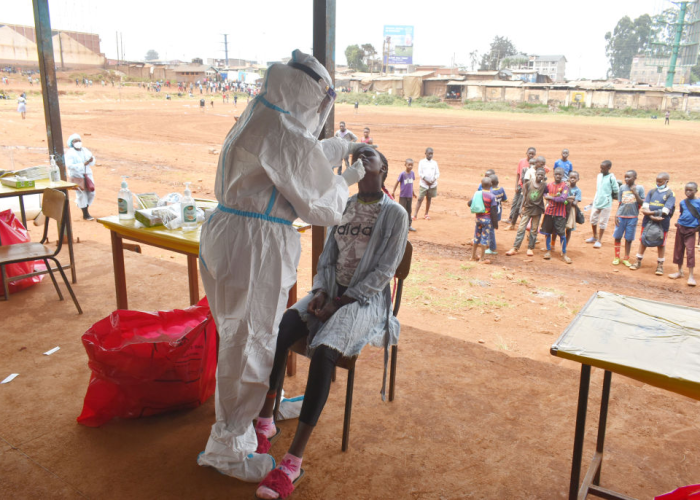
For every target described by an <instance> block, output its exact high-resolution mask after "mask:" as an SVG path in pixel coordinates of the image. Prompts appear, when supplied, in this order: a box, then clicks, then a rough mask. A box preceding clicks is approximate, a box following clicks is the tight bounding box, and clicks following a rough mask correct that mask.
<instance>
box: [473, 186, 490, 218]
mask: <svg viewBox="0 0 700 500" xmlns="http://www.w3.org/2000/svg"><path fill="white" fill-rule="evenodd" d="M471 211H472V213H473V214H483V213H485V212H486V206H484V192H483V191H477V192H476V193H474V197H473V198H472V204H471Z"/></svg>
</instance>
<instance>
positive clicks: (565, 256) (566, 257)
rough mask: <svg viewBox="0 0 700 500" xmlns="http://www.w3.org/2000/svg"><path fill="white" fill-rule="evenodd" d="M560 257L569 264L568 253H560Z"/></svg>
mask: <svg viewBox="0 0 700 500" xmlns="http://www.w3.org/2000/svg"><path fill="white" fill-rule="evenodd" d="M561 258H562V259H564V262H566V263H567V264H571V259H570V258H569V256H568V255H562V256H561Z"/></svg>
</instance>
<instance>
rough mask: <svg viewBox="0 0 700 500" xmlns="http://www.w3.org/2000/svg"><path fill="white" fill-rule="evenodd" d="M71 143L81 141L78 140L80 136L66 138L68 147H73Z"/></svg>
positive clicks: (74, 135)
mask: <svg viewBox="0 0 700 500" xmlns="http://www.w3.org/2000/svg"><path fill="white" fill-rule="evenodd" d="M73 141H82V139H81V138H80V134H73V135H71V136H70V137H69V138H68V147H69V148H72V147H73Z"/></svg>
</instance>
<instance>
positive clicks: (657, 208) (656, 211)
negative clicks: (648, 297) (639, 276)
mask: <svg viewBox="0 0 700 500" xmlns="http://www.w3.org/2000/svg"><path fill="white" fill-rule="evenodd" d="M670 179H671V178H670V176H669V175H668V174H667V173H666V172H661V173H660V174H659V175H657V176H656V188H655V189H650V190H649V192H648V193H647V196H646V198H645V199H644V203H643V204H642V214H644V218H643V219H642V237H641V239H640V240H639V253H637V262H635V263H634V264H632V265H631V266H630V267H629V269H630V270H632V271H636V270H637V269H639V268H640V267H641V266H642V259H643V258H644V251H645V250H646V249H647V247H646V245H645V241H646V240H645V234H644V228H646V227H647V225H649V224H653V223H658V224H659V225H660V226H661V230H662V231H663V242H662V243H661V245H659V246H658V247H657V248H658V249H659V250H658V252H659V254H658V259H657V264H656V272H655V274H656V275H657V276H663V274H664V261H665V260H666V258H665V257H664V256H665V255H666V235H667V234H668V229H669V227H670V225H671V217H673V211H674V209H675V207H676V197H675V196H674V195H673V191H671V188H669V187H668V181H669V180H670Z"/></svg>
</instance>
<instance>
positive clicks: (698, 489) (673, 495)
mask: <svg viewBox="0 0 700 500" xmlns="http://www.w3.org/2000/svg"><path fill="white" fill-rule="evenodd" d="M654 500H700V484H692V485H690V486H683V487H682V488H678V489H676V490H673V491H672V492H670V493H666V494H664V495H661V496H658V497H654Z"/></svg>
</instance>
